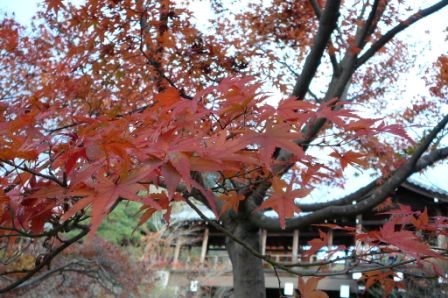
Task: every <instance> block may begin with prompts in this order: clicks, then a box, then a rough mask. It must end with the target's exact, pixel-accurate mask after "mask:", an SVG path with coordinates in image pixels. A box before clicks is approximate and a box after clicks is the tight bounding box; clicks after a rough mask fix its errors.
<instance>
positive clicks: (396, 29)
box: [357, 0, 448, 67]
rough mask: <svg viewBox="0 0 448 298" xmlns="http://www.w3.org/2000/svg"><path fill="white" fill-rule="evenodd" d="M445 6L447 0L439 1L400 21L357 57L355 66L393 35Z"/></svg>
mask: <svg viewBox="0 0 448 298" xmlns="http://www.w3.org/2000/svg"><path fill="white" fill-rule="evenodd" d="M447 5H448V0H443V1H439V2H437V3H436V4H434V5H432V6H430V7H428V8H425V9H423V10H421V11H419V12H417V13H415V14H413V15H412V16H410V17H409V18H407V19H406V20H404V21H402V22H401V23H400V24H398V25H397V26H395V27H394V28H392V29H391V30H390V31H388V32H387V33H386V34H384V35H383V36H382V37H381V38H380V39H379V40H378V41H377V42H375V43H374V44H373V45H372V46H371V47H370V48H369V49H368V50H367V51H366V52H365V53H364V54H363V55H362V56H361V57H359V58H358V60H357V66H358V67H359V66H361V65H362V64H364V63H365V62H366V61H367V60H369V59H370V58H371V57H372V56H373V55H375V53H376V52H378V51H379V50H380V49H381V48H382V47H383V46H384V45H386V43H388V42H389V41H390V40H391V39H392V38H394V37H395V35H397V34H398V33H400V32H401V31H403V30H405V29H406V28H408V27H409V26H411V25H412V24H414V23H415V22H417V21H419V20H421V19H423V18H424V17H427V16H429V15H431V14H433V13H435V12H437V11H439V10H441V9H442V8H444V7H445V6H447Z"/></svg>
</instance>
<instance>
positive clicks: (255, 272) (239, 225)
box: [224, 219, 266, 298]
mask: <svg viewBox="0 0 448 298" xmlns="http://www.w3.org/2000/svg"><path fill="white" fill-rule="evenodd" d="M224 226H225V228H226V229H227V230H228V231H230V232H231V233H232V234H233V235H234V236H235V237H237V238H238V239H241V240H243V241H244V242H246V243H247V244H248V245H249V246H250V247H252V248H253V249H255V250H257V251H260V250H261V245H260V229H259V228H257V227H255V226H253V225H252V224H250V223H249V222H248V221H247V220H246V221H245V220H238V219H233V220H228V221H227V222H225V223H224ZM226 247H227V251H228V253H229V256H230V261H231V262H232V269H233V287H234V288H233V289H234V291H233V295H234V296H233V297H236V298H240V297H241V298H243V297H245V298H251V297H253V298H263V297H266V289H265V284H264V270H263V262H262V260H261V259H260V258H258V257H256V256H254V255H252V254H251V253H250V252H249V251H248V250H247V249H245V248H244V247H242V246H241V245H239V244H238V243H236V242H234V241H233V240H232V239H230V238H228V237H226Z"/></svg>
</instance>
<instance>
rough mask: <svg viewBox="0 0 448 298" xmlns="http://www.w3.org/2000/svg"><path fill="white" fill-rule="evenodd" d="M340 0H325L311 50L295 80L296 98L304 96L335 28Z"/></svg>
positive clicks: (294, 91)
mask: <svg viewBox="0 0 448 298" xmlns="http://www.w3.org/2000/svg"><path fill="white" fill-rule="evenodd" d="M340 3H341V1H340V0H334V1H327V3H326V4H325V9H324V11H323V13H322V15H321V17H320V19H319V29H318V31H317V33H316V36H315V38H314V42H313V47H312V48H311V52H310V53H309V55H308V56H307V57H306V60H305V65H304V66H303V70H302V72H301V74H300V77H299V78H298V79H297V81H296V85H295V86H294V90H293V92H292V95H293V96H295V97H297V98H298V99H303V98H305V95H306V93H307V91H308V88H309V86H310V84H311V81H312V79H313V77H314V75H315V73H316V71H317V68H318V66H319V64H320V61H321V59H322V56H323V53H324V51H325V49H326V47H327V44H328V42H329V41H330V37H331V34H332V33H333V30H334V29H335V28H336V23H337V20H338V17H339V7H340Z"/></svg>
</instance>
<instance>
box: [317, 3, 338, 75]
mask: <svg viewBox="0 0 448 298" xmlns="http://www.w3.org/2000/svg"><path fill="white" fill-rule="evenodd" d="M310 2H311V6H312V7H313V10H314V13H315V14H316V17H317V18H319V19H320V17H321V15H322V11H321V9H320V6H319V4H318V3H317V1H316V0H310ZM328 42H329V46H330V47H333V45H332V42H331V40H329V41H328ZM328 56H329V57H330V62H331V65H332V66H333V72H334V73H335V74H336V75H338V74H339V71H340V70H339V64H338V59H337V58H336V55H335V54H334V53H331V52H330V51H328Z"/></svg>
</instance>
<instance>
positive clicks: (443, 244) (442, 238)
mask: <svg viewBox="0 0 448 298" xmlns="http://www.w3.org/2000/svg"><path fill="white" fill-rule="evenodd" d="M434 200H435V199H434ZM436 215H437V216H442V212H441V211H440V209H437V210H436ZM437 248H441V249H447V248H448V237H447V236H446V235H437Z"/></svg>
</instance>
